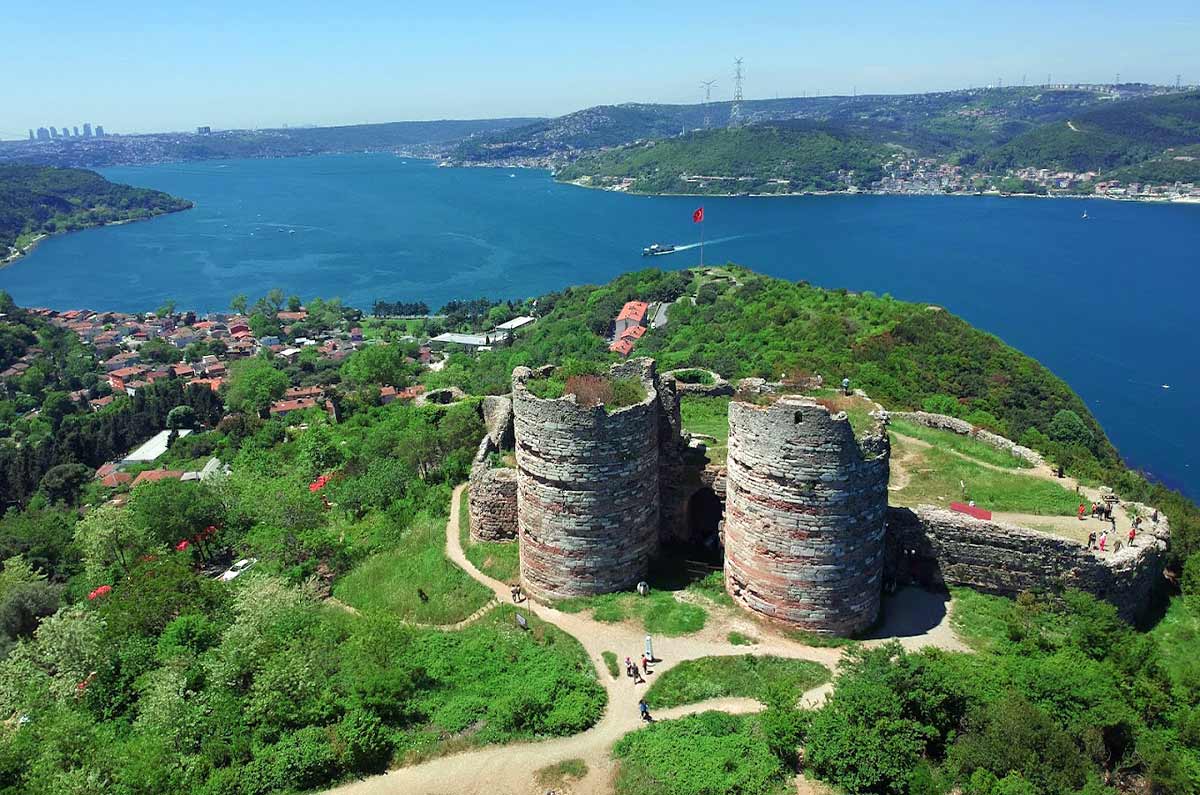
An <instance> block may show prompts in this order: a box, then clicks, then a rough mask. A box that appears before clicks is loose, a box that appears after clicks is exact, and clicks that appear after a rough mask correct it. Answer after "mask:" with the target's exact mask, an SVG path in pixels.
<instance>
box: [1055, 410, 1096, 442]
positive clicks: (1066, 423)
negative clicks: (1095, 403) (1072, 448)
mask: <svg viewBox="0 0 1200 795" xmlns="http://www.w3.org/2000/svg"><path fill="white" fill-rule="evenodd" d="M1047 433H1048V434H1049V436H1050V438H1051V439H1053V440H1054V441H1056V442H1062V443H1063V444H1066V445H1080V446H1082V447H1088V448H1090V447H1091V446H1092V442H1093V441H1094V440H1095V437H1094V435H1093V434H1092V431H1091V429H1090V428H1088V426H1087V424H1086V423H1084V421H1083V420H1082V419H1080V417H1079V415H1078V414H1076V413H1075V412H1074V411H1071V410H1070V409H1061V410H1060V411H1059V412H1058V413H1057V414H1055V415H1054V419H1052V420H1050V425H1049V427H1048V428H1047Z"/></svg>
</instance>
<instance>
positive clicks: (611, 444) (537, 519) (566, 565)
mask: <svg viewBox="0 0 1200 795" xmlns="http://www.w3.org/2000/svg"><path fill="white" fill-rule="evenodd" d="M543 372H545V373H549V372H552V368H548V369H546V370H545V371H539V374H541V373H543ZM535 377H537V376H535V375H534V372H533V371H531V370H530V369H529V368H527V367H518V368H516V369H515V370H514V371H513V419H514V429H515V434H516V460H517V526H518V532H519V534H520V545H521V546H520V550H521V582H522V583H523V584H524V587H525V590H526V591H527V592H528V593H529V594H530V595H532V596H534V597H536V598H539V599H543V600H546V599H561V598H565V597H569V596H586V595H591V594H600V593H608V592H611V591H618V590H623V589H630V588H633V586H634V585H636V584H637V582H638V581H639V580H641V579H643V578H644V577H645V576H646V572H647V569H648V566H649V563H650V559H651V557H653V555H654V553H655V552H656V551H657V549H658V525H659V433H660V426H661V425H662V424H663V422H662V421H661V412H662V407H661V405H660V400H659V389H658V386H659V385H658V377H657V374H656V372H655V368H654V362H653V360H651V359H633V360H630V361H628V362H622V363H620V364H616V365H613V367H612V369H611V370H610V372H609V377H610V378H637V379H639V380H640V381H641V383H642V386H643V387H644V389H645V392H646V397H645V398H644V399H643V400H642V401H641V402H640V403H638V404H636V405H632V406H626V407H625V408H621V409H618V410H616V411H613V412H612V413H611V414H610V413H609V411H608V410H607V409H606V408H605V407H604V406H603V405H600V406H594V407H591V408H584V407H582V406H580V405H579V403H578V401H577V400H576V398H575V396H574V395H567V396H565V397H561V398H557V399H553V400H551V399H544V398H540V397H538V396H537V395H535V394H533V392H531V391H530V390H529V389H528V388H527V384H528V382H529V381H530V380H531V379H533V378H535Z"/></svg>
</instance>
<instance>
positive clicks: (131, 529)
mask: <svg viewBox="0 0 1200 795" xmlns="http://www.w3.org/2000/svg"><path fill="white" fill-rule="evenodd" d="M75 543H76V544H78V546H79V549H80V551H81V552H82V554H83V567H84V572H85V574H86V575H87V579H88V582H89V583H90V584H92V585H105V584H111V582H112V580H113V579H115V578H116V577H118V576H121V577H123V576H125V575H127V574H129V572H130V570H131V569H132V567H133V564H134V563H135V562H136V561H137V559H138V558H139V557H141V556H142V555H145V554H147V553H149V552H150V551H151V550H153V549H155V546H156V545H155V543H154V537H153V535H152V534H151V533H150V532H148V531H147V530H146V529H145V528H144V527H142V526H140V525H139V524H137V523H135V522H134V521H133V520H132V517H131V516H130V515H129V513H128V512H126V511H124V510H121V509H120V508H117V507H115V506H112V505H101V506H100V507H98V508H94V509H92V510H91V511H89V512H88V514H87V515H86V516H84V517H83V518H82V519H80V520H79V524H77V525H76V526H75Z"/></svg>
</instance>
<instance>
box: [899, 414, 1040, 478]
mask: <svg viewBox="0 0 1200 795" xmlns="http://www.w3.org/2000/svg"><path fill="white" fill-rule="evenodd" d="M891 417H892V419H894V420H903V421H905V422H911V423H913V424H914V425H924V426H925V427H926V428H933V429H935V430H939V431H950V432H951V433H957V434H958V435H960V436H970V437H971V438H972V439H976V440H978V441H980V442H983V443H984V444H986V445H990V446H992V447H995V448H996V449H997V450H1007V451H1008V452H1009V453H1011V454H1012V455H1013V457H1014V458H1020V459H1021V460H1023V461H1026V462H1028V463H1029V464H1030V465H1031V466H1035V467H1036V466H1041V465H1042V464H1044V463H1046V461H1045V459H1044V458H1042V456H1041V454H1040V453H1038V452H1037V451H1036V450H1031V449H1029V448H1028V447H1023V446H1021V445H1019V444H1017V443H1016V442H1014V441H1013V440H1012V439H1006V438H1004V437H1003V436H1000V435H999V434H995V433H992V432H991V431H987V430H984V429H983V428H976V427H975V426H974V425H972V424H971V423H969V422H967V421H966V420H960V419H959V418H957V417H950V416H947V415H945V414H930V413H929V412H927V411H893V412H892V413H891Z"/></svg>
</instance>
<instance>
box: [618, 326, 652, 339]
mask: <svg viewBox="0 0 1200 795" xmlns="http://www.w3.org/2000/svg"><path fill="white" fill-rule="evenodd" d="M645 333H646V327H645V326H630V327H629V328H627V329H625V330H624V331H622V332H621V338H622V339H625V338H629V339H632V340H639V339H641V338H642V336H643V335H644V334H645Z"/></svg>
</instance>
